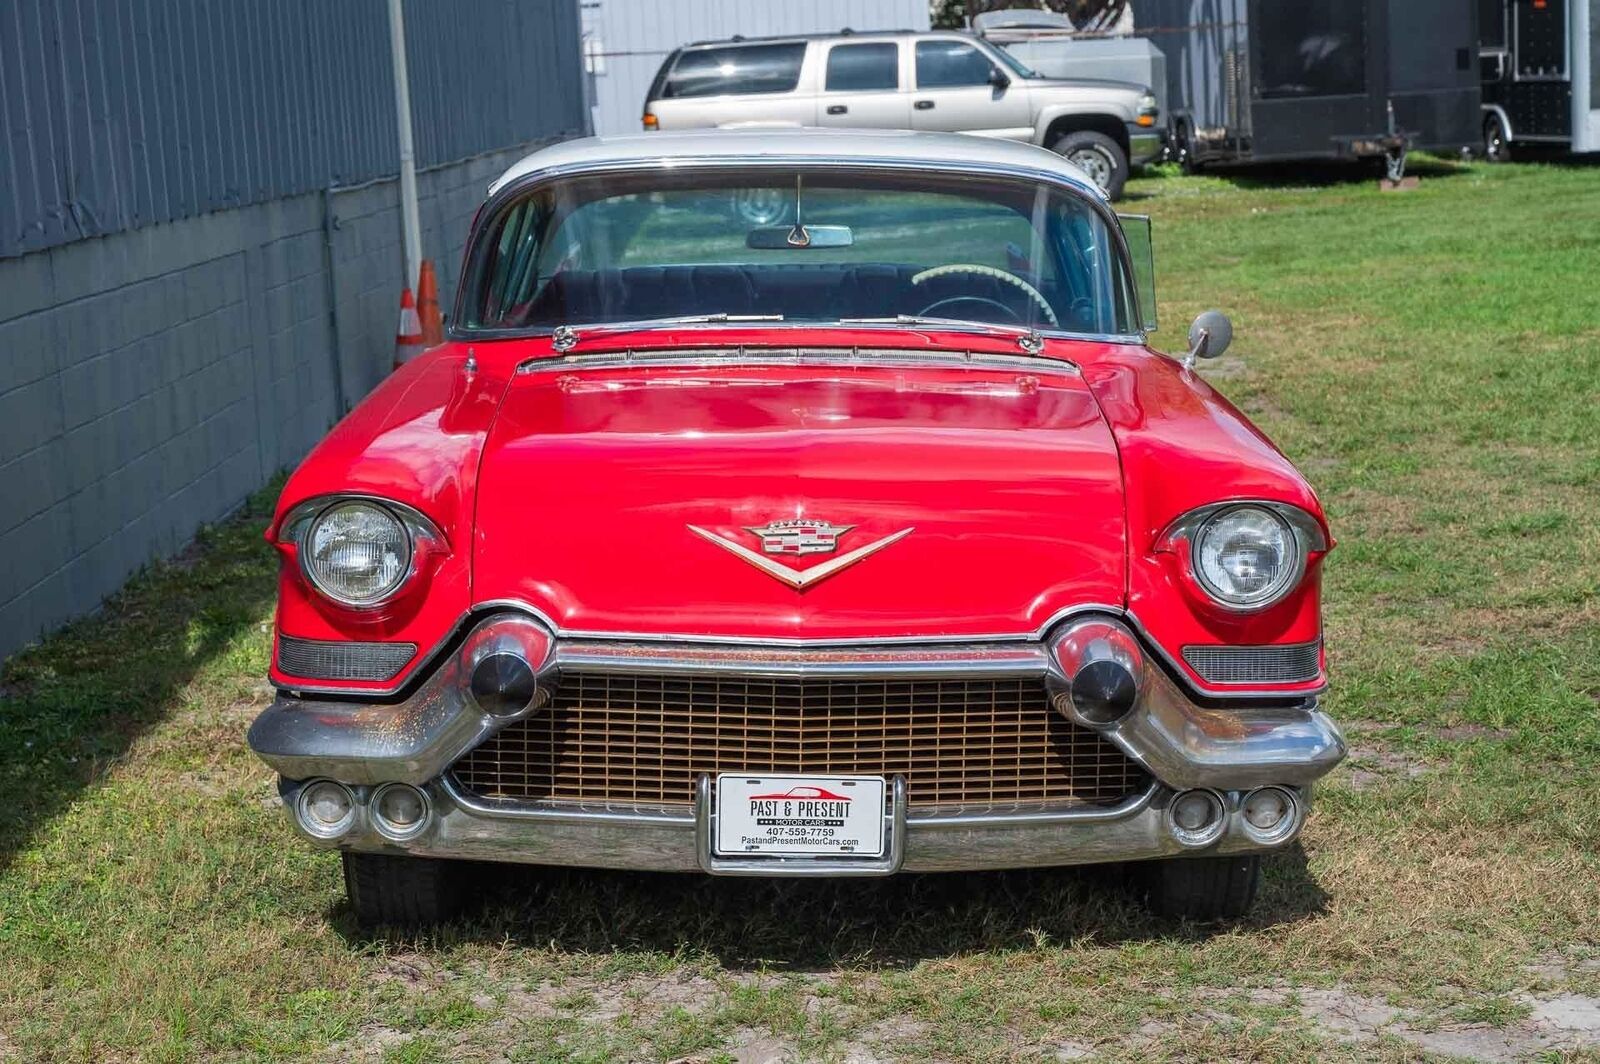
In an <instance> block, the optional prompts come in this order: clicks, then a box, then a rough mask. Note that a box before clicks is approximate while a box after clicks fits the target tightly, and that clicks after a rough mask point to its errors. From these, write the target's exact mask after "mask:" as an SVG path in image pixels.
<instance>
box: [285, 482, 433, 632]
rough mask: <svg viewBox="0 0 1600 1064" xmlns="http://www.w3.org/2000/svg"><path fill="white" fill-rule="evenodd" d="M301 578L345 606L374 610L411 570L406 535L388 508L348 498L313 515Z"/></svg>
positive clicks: (305, 545)
mask: <svg viewBox="0 0 1600 1064" xmlns="http://www.w3.org/2000/svg"><path fill="white" fill-rule="evenodd" d="M300 549H301V552H302V564H303V565H304V567H305V573H306V576H307V577H308V578H309V579H310V580H311V582H312V583H313V584H314V585H316V588H317V590H318V591H320V592H322V593H323V594H324V595H327V596H328V597H329V598H331V599H333V600H334V601H335V602H340V603H343V604H344V605H346V606H374V605H377V604H378V603H380V602H382V601H383V600H384V599H386V598H388V597H389V596H390V595H391V594H393V593H394V590H395V589H396V588H398V587H399V586H400V584H401V582H403V581H404V580H405V578H406V574H407V573H409V572H410V571H411V537H410V535H409V534H408V533H407V532H406V529H405V526H404V525H403V524H401V523H400V519H399V518H398V517H396V516H395V515H394V514H393V513H391V512H390V511H389V510H388V509H387V508H385V507H383V506H380V505H378V504H377V503H372V502H362V501H359V500H353V501H350V502H341V503H335V504H334V505H332V506H330V507H328V508H327V509H326V510H324V511H322V512H321V513H320V514H318V515H317V517H316V519H315V520H313V521H312V522H311V527H310V528H308V529H307V530H306V536H305V540H304V541H303V542H302V543H301V545H300Z"/></svg>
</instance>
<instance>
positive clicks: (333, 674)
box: [278, 635, 417, 683]
mask: <svg viewBox="0 0 1600 1064" xmlns="http://www.w3.org/2000/svg"><path fill="white" fill-rule="evenodd" d="M416 653H417V644H415V643H350V642H344V641H324V640H320V639H297V638H295V637H294V636H292V635H279V636H278V668H279V670H281V671H282V672H284V673H286V674H287V675H289V676H304V677H305V678H306V679H308V680H367V681H372V682H378V683H381V682H383V681H385V680H391V679H393V678H394V677H395V676H397V675H398V674H399V672H400V670H401V669H403V668H405V667H406V663H407V662H408V661H410V660H411V659H412V658H413V657H415V656H416Z"/></svg>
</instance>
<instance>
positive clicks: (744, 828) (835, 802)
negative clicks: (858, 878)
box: [715, 772, 885, 857]
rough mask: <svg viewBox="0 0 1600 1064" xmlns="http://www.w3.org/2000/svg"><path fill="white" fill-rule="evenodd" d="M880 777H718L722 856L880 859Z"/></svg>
mask: <svg viewBox="0 0 1600 1064" xmlns="http://www.w3.org/2000/svg"><path fill="white" fill-rule="evenodd" d="M884 793H885V788H884V781H883V777H882V776H747V775H742V774H739V775H736V774H734V773H731V772H725V773H723V774H722V775H720V776H718V777H717V837H716V840H715V841H716V851H717V853H718V854H719V855H722V856H725V857H726V856H732V855H735V854H744V855H749V854H758V855H759V854H772V855H777V856H785V855H787V856H834V857H882V856H883V802H884Z"/></svg>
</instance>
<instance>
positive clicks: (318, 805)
mask: <svg viewBox="0 0 1600 1064" xmlns="http://www.w3.org/2000/svg"><path fill="white" fill-rule="evenodd" d="M295 816H296V818H297V819H298V820H299V821H300V826H301V827H302V828H304V829H305V831H306V832H307V834H310V835H314V836H316V837H317V838H319V839H336V838H338V837H339V836H340V835H343V834H344V833H345V832H347V831H349V830H350V827H351V825H353V824H354V823H355V820H356V799H355V795H353V794H351V793H350V788H348V787H346V786H345V785H344V784H342V783H335V782H334V781H333V780H316V781H314V782H312V783H308V784H306V785H305V786H304V787H303V788H301V790H300V800H299V801H298V802H296V803H295Z"/></svg>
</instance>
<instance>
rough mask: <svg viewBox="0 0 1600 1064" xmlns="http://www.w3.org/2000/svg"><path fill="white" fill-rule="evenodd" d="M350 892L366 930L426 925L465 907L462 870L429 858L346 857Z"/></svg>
mask: <svg viewBox="0 0 1600 1064" xmlns="http://www.w3.org/2000/svg"><path fill="white" fill-rule="evenodd" d="M340 856H342V857H343V858H344V892H345V896H346V897H348V898H349V899H350V907H351V908H352V909H354V910H355V912H356V922H357V923H359V924H360V925H361V926H362V927H378V926H389V927H425V926H428V925H430V924H438V923H443V922H444V921H446V920H448V919H450V917H452V916H454V915H455V913H456V912H457V911H458V910H459V909H460V908H461V901H462V898H463V895H464V891H463V889H462V887H463V884H462V878H463V877H462V875H461V869H460V866H459V865H458V864H457V863H456V862H454V861H434V860H430V859H428V858H426V857H394V856H390V855H389V854H382V853H344V854H341V855H340Z"/></svg>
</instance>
